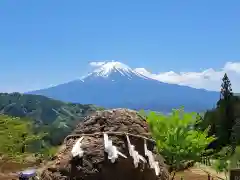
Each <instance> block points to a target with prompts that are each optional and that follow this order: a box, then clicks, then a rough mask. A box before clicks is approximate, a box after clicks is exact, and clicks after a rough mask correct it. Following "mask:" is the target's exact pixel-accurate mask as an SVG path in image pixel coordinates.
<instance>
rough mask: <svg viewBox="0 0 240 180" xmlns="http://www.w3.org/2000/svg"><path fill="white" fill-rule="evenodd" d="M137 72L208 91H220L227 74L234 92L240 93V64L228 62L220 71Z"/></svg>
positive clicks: (210, 69) (141, 70)
mask: <svg viewBox="0 0 240 180" xmlns="http://www.w3.org/2000/svg"><path fill="white" fill-rule="evenodd" d="M135 70H136V71H138V72H139V73H142V74H144V75H145V76H148V77H151V78H154V79H157V80H159V81H162V82H166V83H173V84H179V85H187V86H190V87H194V88H204V89H207V90H214V91H219V89H220V85H221V79H222V77H223V75H224V73H227V74H228V76H229V79H230V81H231V83H232V88H233V91H234V92H240V62H235V63H233V62H227V63H226V64H225V65H224V67H223V68H222V69H220V70H214V69H212V68H209V69H206V70H203V71H201V72H180V73H176V72H174V71H169V72H160V73H156V74H154V73H151V72H149V71H147V70H146V69H144V68H136V69H135Z"/></svg>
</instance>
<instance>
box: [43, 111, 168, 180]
mask: <svg viewBox="0 0 240 180" xmlns="http://www.w3.org/2000/svg"><path fill="white" fill-rule="evenodd" d="M106 131H110V132H123V133H122V135H114V134H113V135H110V134H109V138H110V139H111V140H112V141H113V144H114V145H115V146H116V147H117V148H118V150H119V151H120V152H122V153H123V154H125V155H126V156H127V157H128V158H127V159H124V158H122V157H119V158H118V159H117V160H116V162H115V163H111V162H110V161H109V160H108V158H107V155H106V153H105V152H104V141H103V135H102V134H101V133H100V132H106ZM124 132H125V133H131V134H135V135H142V136H144V137H146V138H150V135H149V132H148V126H147V123H146V121H145V120H144V119H142V118H141V117H140V116H138V114H137V113H136V111H132V110H127V109H113V110H105V111H99V112H96V113H95V114H93V115H92V116H89V117H86V118H85V120H84V121H83V122H81V123H79V125H78V126H77V128H76V129H75V131H74V132H73V133H72V135H70V136H69V137H68V138H66V141H65V143H64V145H63V146H62V149H61V150H60V152H59V153H58V154H57V155H56V157H55V160H54V161H53V163H52V165H51V166H49V167H47V168H46V169H45V170H44V171H43V173H42V175H41V178H42V179H44V180H47V179H48V180H53V179H62V180H63V179H64V180H65V179H77V180H78V179H79V180H167V179H169V173H168V171H167V168H166V165H165V164H164V160H163V158H162V157H161V156H160V155H156V154H155V156H156V159H157V160H158V162H159V164H160V166H161V175H159V176H158V177H157V176H156V175H155V172H154V170H153V169H150V167H149V164H144V163H141V164H140V165H139V167H138V168H135V167H134V165H133V160H132V158H131V157H130V156H129V153H128V145H127V140H126V137H125V135H124ZM94 133H99V134H95V135H93V134H94ZM81 134H92V135H88V136H85V137H84V139H83V141H82V149H83V150H84V155H83V158H81V159H80V158H75V159H73V158H72V157H71V149H72V147H73V145H74V143H75V142H76V139H77V138H79V137H80V135H81ZM129 138H130V141H131V143H132V144H133V145H135V147H136V150H137V151H138V152H139V153H140V154H141V155H142V156H144V139H143V138H139V137H135V136H129ZM148 149H149V150H151V151H153V152H155V151H154V143H153V142H151V141H148Z"/></svg>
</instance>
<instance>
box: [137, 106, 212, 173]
mask: <svg viewBox="0 0 240 180" xmlns="http://www.w3.org/2000/svg"><path fill="white" fill-rule="evenodd" d="M141 114H142V115H144V116H145V117H146V119H147V122H148V124H149V128H150V130H151V132H152V136H153V138H154V139H155V140H156V143H157V148H158V151H159V153H160V154H161V155H163V156H164V158H165V159H166V161H167V164H169V165H170V166H171V167H172V168H173V169H178V168H180V167H182V166H183V165H184V164H186V163H187V162H189V161H196V162H197V161H200V160H201V156H202V154H203V153H204V152H205V148H206V146H207V145H208V144H209V143H210V142H211V141H213V140H214V137H211V136H210V137H207V136H208V130H207V129H206V130H205V131H200V130H196V129H195V128H194V127H195V124H196V123H197V121H198V116H197V114H196V113H184V110H183V108H182V109H179V110H173V111H172V113H171V114H170V115H164V114H160V113H155V112H150V113H149V114H147V115H146V114H144V113H143V112H141Z"/></svg>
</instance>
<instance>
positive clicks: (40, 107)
mask: <svg viewBox="0 0 240 180" xmlns="http://www.w3.org/2000/svg"><path fill="white" fill-rule="evenodd" d="M97 109H99V108H98V107H96V106H94V105H82V104H74V103H65V102H62V101H57V100H53V99H50V98H47V97H44V96H40V95H29V94H20V93H11V94H8V93H0V114H4V115H9V116H13V117H20V118H21V119H22V118H26V119H28V120H29V121H31V122H32V124H33V131H34V132H35V133H40V132H41V133H43V132H45V133H47V135H46V136H45V137H44V146H52V145H54V146H55V145H58V144H60V143H61V142H62V141H63V139H64V137H65V136H66V135H68V134H69V133H70V132H71V131H72V130H73V128H74V127H75V125H76V123H78V122H79V121H81V120H82V119H83V118H84V117H85V116H86V115H89V114H90V113H92V112H94V111H96V110H97ZM21 119H19V121H20V120H21Z"/></svg>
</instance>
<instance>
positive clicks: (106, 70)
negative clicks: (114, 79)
mask: <svg viewBox="0 0 240 180" xmlns="http://www.w3.org/2000/svg"><path fill="white" fill-rule="evenodd" d="M112 72H119V73H121V74H122V75H126V74H129V73H132V72H133V70H132V69H131V68H130V67H129V66H127V65H126V64H123V63H121V62H115V61H112V62H107V63H105V64H103V65H102V66H100V67H99V68H98V69H96V70H94V71H93V73H95V74H98V76H103V77H107V76H109V75H110V74H111V73H112Z"/></svg>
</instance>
